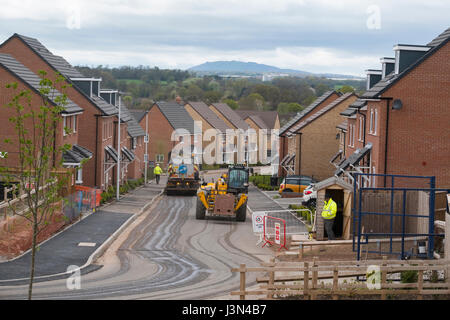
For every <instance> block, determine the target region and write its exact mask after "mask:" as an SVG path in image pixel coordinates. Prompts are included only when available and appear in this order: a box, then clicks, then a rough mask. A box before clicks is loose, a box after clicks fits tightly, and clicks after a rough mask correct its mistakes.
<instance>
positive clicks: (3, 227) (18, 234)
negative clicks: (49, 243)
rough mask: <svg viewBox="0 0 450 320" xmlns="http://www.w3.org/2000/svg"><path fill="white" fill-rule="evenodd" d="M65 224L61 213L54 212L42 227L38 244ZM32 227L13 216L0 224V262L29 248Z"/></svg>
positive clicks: (28, 222)
mask: <svg viewBox="0 0 450 320" xmlns="http://www.w3.org/2000/svg"><path fill="white" fill-rule="evenodd" d="M66 224H67V222H66V219H65V217H64V215H63V214H62V213H61V212H55V213H54V214H53V216H52V217H51V219H50V220H49V221H48V223H47V224H46V225H42V226H41V228H42V231H41V232H40V233H39V235H38V238H37V240H38V243H41V242H43V241H45V240H47V239H48V238H50V237H51V236H52V235H54V234H55V233H57V232H58V231H60V230H61V229H62V228H64V227H65V226H66ZM32 231H33V229H32V225H31V223H30V221H28V220H27V219H25V218H23V217H21V216H17V215H16V216H13V217H9V218H7V219H5V218H4V217H2V219H1V222H0V260H8V259H12V258H15V257H17V256H19V255H21V254H22V253H24V252H25V251H27V250H29V249H30V248H31V244H32Z"/></svg>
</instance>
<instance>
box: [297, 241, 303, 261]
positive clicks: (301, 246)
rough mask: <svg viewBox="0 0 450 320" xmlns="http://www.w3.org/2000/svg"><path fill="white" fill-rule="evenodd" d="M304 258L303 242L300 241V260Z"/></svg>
mask: <svg viewBox="0 0 450 320" xmlns="http://www.w3.org/2000/svg"><path fill="white" fill-rule="evenodd" d="M302 259H303V243H302V242H300V245H299V246H298V260H299V261H301V260H302Z"/></svg>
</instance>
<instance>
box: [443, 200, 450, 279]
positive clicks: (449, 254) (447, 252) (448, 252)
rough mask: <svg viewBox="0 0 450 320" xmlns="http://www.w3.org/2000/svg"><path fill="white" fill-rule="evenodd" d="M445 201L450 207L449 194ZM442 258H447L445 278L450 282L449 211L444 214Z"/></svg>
mask: <svg viewBox="0 0 450 320" xmlns="http://www.w3.org/2000/svg"><path fill="white" fill-rule="evenodd" d="M447 203H448V207H449V208H450V195H449V194H447ZM444 241H445V242H444V258H445V260H447V270H446V275H445V279H446V281H447V283H450V212H447V213H446V214H445V239H444Z"/></svg>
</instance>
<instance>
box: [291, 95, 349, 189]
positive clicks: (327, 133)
mask: <svg viewBox="0 0 450 320" xmlns="http://www.w3.org/2000/svg"><path fill="white" fill-rule="evenodd" d="M356 99H357V98H356V96H351V97H350V98H348V99H346V100H345V101H343V102H341V103H340V104H338V105H337V106H335V107H334V108H333V109H331V110H329V111H327V112H326V113H324V114H323V115H321V116H320V117H318V118H317V119H315V120H314V121H312V122H310V123H309V124H307V125H306V126H305V127H304V128H302V129H301V130H300V132H301V134H302V136H301V152H300V150H297V152H296V154H300V153H301V159H300V161H301V164H300V170H299V174H302V175H306V176H312V177H314V178H315V179H317V180H324V179H326V178H329V177H330V176H332V175H333V173H334V171H335V167H334V166H333V165H332V164H330V160H331V159H332V158H333V156H334V155H336V153H337V152H338V151H339V139H336V126H337V125H339V124H340V123H342V116H340V115H339V114H340V113H341V112H343V111H344V110H345V109H347V108H348V106H349V105H350V104H352V103H353V102H354V101H355V100H356Z"/></svg>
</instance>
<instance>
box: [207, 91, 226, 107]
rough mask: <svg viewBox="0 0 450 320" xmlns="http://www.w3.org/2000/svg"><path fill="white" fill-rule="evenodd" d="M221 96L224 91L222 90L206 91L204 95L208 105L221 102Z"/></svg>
mask: <svg viewBox="0 0 450 320" xmlns="http://www.w3.org/2000/svg"><path fill="white" fill-rule="evenodd" d="M221 98H222V93H221V92H220V91H206V92H205V94H204V95H203V101H204V102H205V103H206V104H208V105H210V104H212V103H215V102H219V101H220V99H221Z"/></svg>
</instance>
